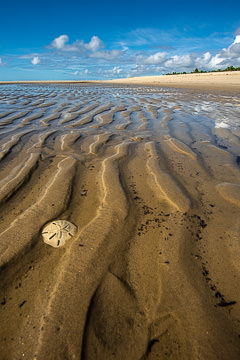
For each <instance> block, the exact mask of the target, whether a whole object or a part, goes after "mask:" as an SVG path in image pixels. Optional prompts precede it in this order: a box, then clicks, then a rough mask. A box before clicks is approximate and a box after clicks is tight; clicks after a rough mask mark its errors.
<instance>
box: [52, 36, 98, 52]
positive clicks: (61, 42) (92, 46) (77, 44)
mask: <svg viewBox="0 0 240 360" xmlns="http://www.w3.org/2000/svg"><path fill="white" fill-rule="evenodd" d="M68 42H69V37H68V35H60V36H59V37H57V38H55V39H54V40H53V41H52V42H51V45H50V48H54V49H56V50H59V51H72V52H81V53H83V52H86V51H90V52H95V51H97V50H99V49H100V48H101V47H104V44H103V42H102V40H101V39H100V38H99V37H98V36H95V35H94V36H92V37H91V40H90V41H89V43H85V42H84V41H83V40H76V41H74V42H73V43H72V44H67V43H68Z"/></svg>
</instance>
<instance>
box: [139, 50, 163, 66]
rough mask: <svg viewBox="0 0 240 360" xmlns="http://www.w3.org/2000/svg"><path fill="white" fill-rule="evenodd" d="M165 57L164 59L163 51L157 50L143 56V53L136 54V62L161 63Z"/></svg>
mask: <svg viewBox="0 0 240 360" xmlns="http://www.w3.org/2000/svg"><path fill="white" fill-rule="evenodd" d="M165 59H166V53H165V52H157V53H155V54H153V55H150V56H148V57H144V56H143V55H138V56H137V57H136V62H137V63H138V64H148V65H157V64H161V63H162V62H163V61H164V60H165Z"/></svg>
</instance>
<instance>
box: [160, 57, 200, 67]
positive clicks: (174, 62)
mask: <svg viewBox="0 0 240 360" xmlns="http://www.w3.org/2000/svg"><path fill="white" fill-rule="evenodd" d="M193 65H194V62H193V59H192V58H191V55H190V54H187V55H173V56H172V57H171V58H170V59H169V60H167V61H166V62H165V66H166V67H170V68H172V67H173V68H174V67H182V68H186V67H190V66H193Z"/></svg>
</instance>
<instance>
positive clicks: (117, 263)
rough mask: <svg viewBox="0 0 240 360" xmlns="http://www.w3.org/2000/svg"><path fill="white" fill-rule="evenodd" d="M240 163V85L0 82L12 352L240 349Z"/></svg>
mask: <svg viewBox="0 0 240 360" xmlns="http://www.w3.org/2000/svg"><path fill="white" fill-rule="evenodd" d="M239 166H240V93H237V92H235V93H229V92H227V91H225V92H224V91H222V92H221V93H219V92H214V91H213V90H200V89H176V88H167V87H164V88H161V87H157V86H154V87H152V86H142V85H121V84H119V85H117V84H112V85H107V84H105V85H104V84H93V83H92V84H77V83H76V84H67V83H64V84H51V83H49V84H44V83H43V84H40V83H39V84H1V85H0V268H1V270H0V321H1V327H0V359H4V360H15V359H16V360H19V359H23V358H25V359H35V360H63V359H69V360H73V359H74V360H75V359H82V360H85V359H86V360H96V359H101V360H104V359H105V360H111V359H119V360H122V359H128V360H136V359H139V360H140V359H141V360H144V359H148V360H153V359H166V360H167V359H168V360H169V359H172V360H177V359H179V360H180V359H181V360H187V359H189V360H195V359H198V360H206V359H209V360H215V359H218V360H227V359H231V360H235V359H236V360H237V359H239V358H240V243H239V234H240V168H239ZM59 219H60V220H66V221H68V222H70V223H71V224H73V225H74V226H75V227H74V229H75V228H76V229H77V230H76V233H75V232H74V236H71V238H70V240H68V241H67V242H66V244H65V245H64V246H62V247H59V248H57V247H52V246H49V244H46V243H45V242H44V241H43V237H42V231H43V228H44V226H45V225H46V224H48V223H49V222H51V221H54V220H59Z"/></svg>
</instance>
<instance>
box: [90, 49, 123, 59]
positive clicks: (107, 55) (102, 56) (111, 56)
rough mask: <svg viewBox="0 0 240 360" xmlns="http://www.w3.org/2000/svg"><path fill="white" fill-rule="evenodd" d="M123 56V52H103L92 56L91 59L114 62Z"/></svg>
mask: <svg viewBox="0 0 240 360" xmlns="http://www.w3.org/2000/svg"><path fill="white" fill-rule="evenodd" d="M121 54H122V51H121V50H103V51H97V52H94V53H92V54H90V57H92V58H99V59H104V60H113V59H116V58H117V57H119V56H120V55H121Z"/></svg>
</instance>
